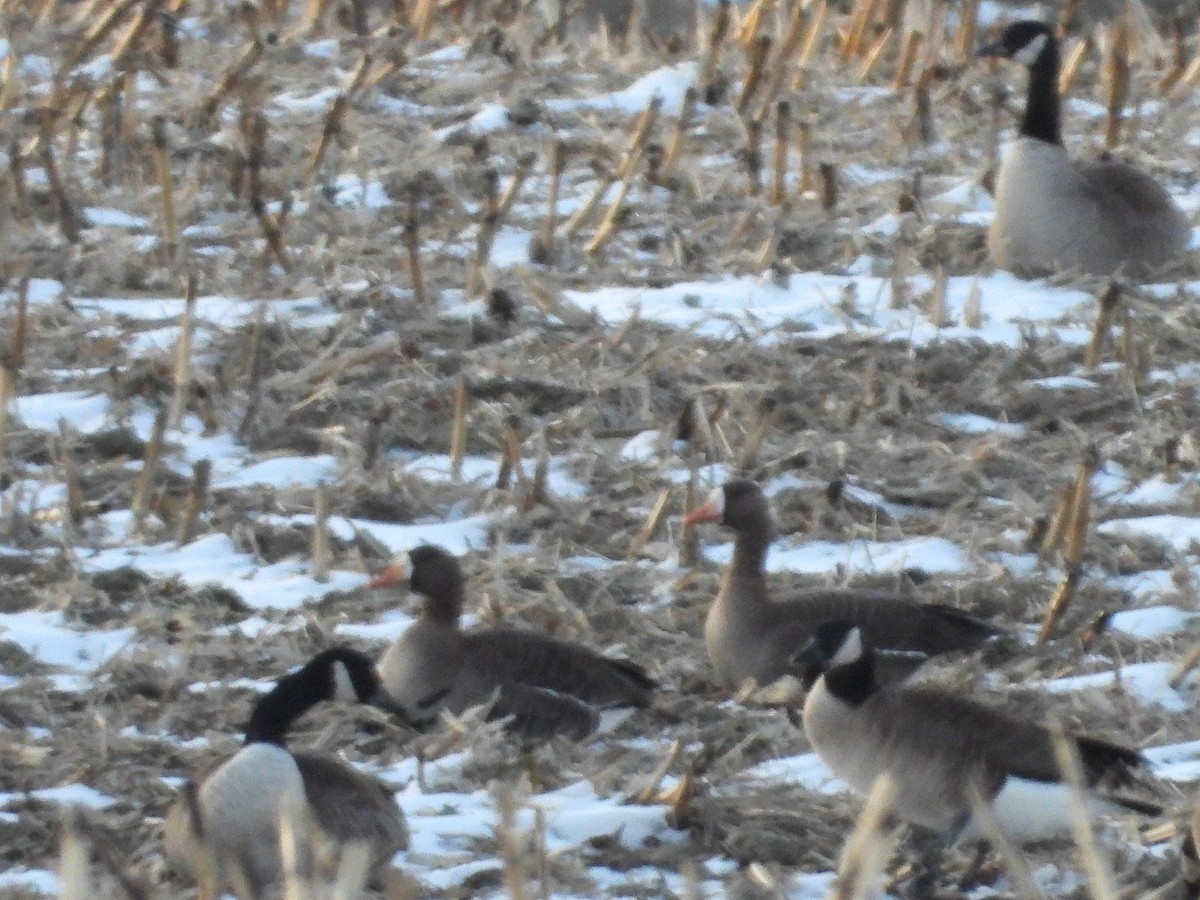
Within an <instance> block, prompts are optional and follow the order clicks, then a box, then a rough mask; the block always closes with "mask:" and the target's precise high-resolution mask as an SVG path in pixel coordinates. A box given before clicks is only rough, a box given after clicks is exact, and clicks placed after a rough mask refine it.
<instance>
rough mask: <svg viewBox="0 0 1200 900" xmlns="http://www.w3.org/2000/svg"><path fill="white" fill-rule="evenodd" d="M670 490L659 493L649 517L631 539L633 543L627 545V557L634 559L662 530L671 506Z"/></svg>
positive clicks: (664, 489) (665, 489)
mask: <svg viewBox="0 0 1200 900" xmlns="http://www.w3.org/2000/svg"><path fill="white" fill-rule="evenodd" d="M671 493H672V491H671V489H670V488H663V489H662V491H660V492H659V495H658V500H656V501H655V503H654V508H653V509H651V510H650V515H649V516H648V517H647V518H646V524H644V525H643V526H642V527H641V529H640V530H639V531H638V533H637V535H636V536H635V537H634V539H633V543H632V544H630V545H629V557H630V558H633V557H636V556H637V555H638V554H639V553H641V552H642V550H643V549H645V547H646V545H647V544H648V543H650V541H651V540H652V539H653V538H654V535H656V534H658V530H659V529H660V528H662V523H663V520H664V519H665V518H666V517H667V510H668V509H670V505H671Z"/></svg>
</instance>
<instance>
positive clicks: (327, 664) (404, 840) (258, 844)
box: [163, 649, 408, 900]
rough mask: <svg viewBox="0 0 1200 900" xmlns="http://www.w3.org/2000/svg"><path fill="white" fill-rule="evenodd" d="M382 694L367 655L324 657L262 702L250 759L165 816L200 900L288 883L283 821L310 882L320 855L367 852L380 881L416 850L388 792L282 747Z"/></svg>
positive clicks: (175, 851) (197, 785)
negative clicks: (312, 721)
mask: <svg viewBox="0 0 1200 900" xmlns="http://www.w3.org/2000/svg"><path fill="white" fill-rule="evenodd" d="M378 684H379V683H378V676H376V675H375V672H374V668H373V667H372V666H371V663H370V661H369V660H367V659H366V658H365V657H363V656H361V654H356V653H353V651H347V650H344V649H338V650H333V651H326V653H323V654H319V655H318V656H317V657H314V659H313V660H312V661H310V662H309V663H308V664H307V665H306V666H305V667H303V668H302V669H300V670H299V671H298V672H295V673H293V674H291V675H288V676H285V677H284V678H281V679H280V681H279V683H278V684H277V685H276V687H275V689H274V690H272V691H271V692H270V693H268V694H267V695H265V696H264V697H263V698H262V699H261V700H260V701H259V703H258V705H257V706H256V707H255V711H254V715H252V716H251V719H250V723H249V724H248V725H247V729H246V737H247V743H246V746H245V747H243V748H242V750H240V751H239V752H238V753H236V754H234V755H233V756H232V757H229V758H228V759H225V760H222V761H220V762H219V763H217V764H215V765H213V766H210V767H209V768H208V769H206V770H205V771H203V772H201V773H199V774H198V775H197V776H195V777H194V778H193V779H191V780H190V781H189V782H188V783H187V784H186V785H185V786H184V788H183V789H182V790H181V791H180V793H179V796H178V797H177V798H176V799H175V800H174V802H172V804H171V806H170V808H169V809H168V811H167V816H166V822H165V824H164V828H163V845H164V851H165V853H166V855H167V857H168V858H169V859H171V860H172V861H173V862H175V863H176V864H178V865H180V866H181V867H182V868H183V869H185V870H187V871H188V872H190V873H191V874H192V876H193V877H195V878H196V879H197V881H199V882H200V884H201V889H202V895H203V894H204V892H217V891H219V890H220V889H221V888H227V889H229V890H231V891H233V892H234V893H235V894H236V895H237V896H238V897H240V898H243V900H247V898H252V900H256V898H259V897H263V896H267V895H269V894H270V893H271V892H272V891H273V890H275V889H276V888H277V887H278V886H279V883H280V881H281V879H282V877H283V876H282V865H283V863H282V860H281V857H280V850H279V847H280V821H281V819H286V820H287V821H288V822H290V823H291V826H292V827H293V828H294V829H295V833H296V836H297V838H298V840H297V843H296V847H297V851H298V852H297V858H296V869H297V874H298V875H301V876H307V875H310V874H312V871H313V868H314V865H315V860H316V853H315V851H316V849H317V848H318V847H332V849H334V850H335V851H336V850H339V849H340V848H342V847H344V846H345V845H348V844H351V843H365V844H366V845H367V848H368V853H369V862H370V866H371V869H372V871H377V870H379V869H381V868H383V867H384V866H385V865H386V864H387V862H388V861H389V860H390V859H391V857H392V856H393V855H394V854H395V853H396V852H397V851H399V850H403V849H405V848H406V847H407V846H408V829H407V826H406V824H405V821H404V817H403V815H402V814H401V812H400V810H399V808H398V807H397V806H396V803H395V800H394V799H393V797H392V794H391V792H390V791H389V790H388V788H387V787H386V786H385V785H384V784H383V783H382V782H380V781H378V780H377V779H375V778H372V777H370V776H368V775H365V774H363V773H361V772H359V771H357V770H356V769H354V768H352V767H350V766H349V765H348V764H347V763H345V762H343V761H342V760H340V759H338V758H337V757H334V756H330V755H328V754H324V753H317V752H313V751H297V752H295V753H292V752H289V751H288V750H287V748H286V747H285V746H284V738H285V736H286V732H287V730H288V728H289V727H290V724H291V722H292V721H293V720H294V719H295V718H297V717H298V716H300V715H302V714H303V713H304V712H305V711H307V710H308V709H309V708H311V707H312V706H314V705H315V704H316V703H318V702H320V701H321V700H333V699H340V700H354V701H359V702H373V701H374V699H375V695H376V693H377V691H378ZM211 895H212V896H216V894H215V893H212V894H211Z"/></svg>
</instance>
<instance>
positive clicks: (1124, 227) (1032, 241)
mask: <svg viewBox="0 0 1200 900" xmlns="http://www.w3.org/2000/svg"><path fill="white" fill-rule="evenodd" d="M979 55H980V56H999V57H1005V58H1007V59H1011V60H1014V61H1016V62H1018V63H1021V64H1022V65H1024V66H1026V67H1027V68H1028V69H1029V93H1028V96H1027V98H1026V104H1025V115H1024V118H1023V119H1022V121H1021V130H1020V134H1019V135H1018V137H1017V139H1016V140H1015V141H1013V142H1012V143H1011V144H1009V145H1008V147H1007V148H1006V152H1005V155H1004V159H1003V160H1002V162H1001V164H1000V171H999V174H998V176H997V178H996V216H995V219H993V221H992V226H991V229H990V231H989V232H988V249H989V251H990V252H991V255H992V259H993V260H994V261H995V262H996V264H997V265H998V266H1001V267H1002V268H1005V269H1008V270H1010V271H1013V272H1016V273H1018V274H1022V275H1043V274H1048V273H1052V272H1057V271H1064V270H1075V271H1078V272H1083V273H1086V274H1091V275H1111V274H1113V273H1117V272H1123V273H1125V274H1133V275H1138V274H1145V273H1146V272H1147V271H1148V270H1152V269H1153V268H1155V267H1157V266H1161V265H1162V264H1163V263H1165V262H1167V261H1169V260H1170V259H1172V258H1173V257H1175V256H1177V255H1178V254H1179V253H1181V252H1182V251H1183V250H1184V248H1185V247H1187V244H1188V240H1189V239H1190V237H1191V226H1190V224H1189V222H1188V219H1187V217H1186V216H1185V215H1184V214H1183V211H1182V210H1180V209H1179V207H1178V206H1177V205H1176V204H1175V202H1174V201H1173V200H1172V199H1171V197H1170V195H1169V194H1168V193H1167V192H1166V191H1165V190H1164V189H1163V188H1162V186H1161V185H1160V184H1159V183H1158V182H1156V181H1155V180H1154V179H1153V178H1151V177H1150V176H1149V175H1147V174H1146V173H1145V172H1143V171H1141V170H1140V169H1136V168H1134V167H1133V166H1131V165H1128V164H1127V163H1123V162H1119V161H1116V160H1096V161H1086V160H1073V159H1071V158H1070V157H1069V156H1068V155H1067V151H1066V148H1065V147H1063V141H1062V130H1061V125H1060V113H1059V95H1058V77H1059V52H1058V39H1057V38H1056V37H1055V36H1054V32H1053V31H1052V30H1051V29H1050V28H1049V27H1048V26H1047V25H1045V24H1044V23H1042V22H1036V21H1024V22H1016V23H1014V24H1012V25H1009V26H1008V27H1007V28H1006V29H1005V30H1004V33H1003V34H1002V35H1001V37H1000V40H999V41H997V42H996V43H995V44H991V45H989V46H987V47H984V48H983V49H981V50H980V51H979Z"/></svg>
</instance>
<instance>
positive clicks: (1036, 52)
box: [1012, 34, 1050, 66]
mask: <svg viewBox="0 0 1200 900" xmlns="http://www.w3.org/2000/svg"><path fill="white" fill-rule="evenodd" d="M1049 39H1050V37H1049V35H1045V34H1038V35H1034V37H1033V40H1031V41H1030V42H1029V43H1028V44H1026V45H1025V46H1024V47H1022V48H1021V49H1020V50H1018V51H1017V52H1016V53H1014V54H1013V55H1012V58H1013V59H1014V60H1015V61H1016V62H1019V63H1020V64H1021V65H1023V66H1032V65H1033V64H1034V63H1035V62H1037V58H1038V57H1039V56H1041V55H1042V50H1043V49H1045V47H1046V41H1048V40H1049Z"/></svg>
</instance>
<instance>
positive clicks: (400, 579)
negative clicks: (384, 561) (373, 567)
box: [367, 562, 408, 588]
mask: <svg viewBox="0 0 1200 900" xmlns="http://www.w3.org/2000/svg"><path fill="white" fill-rule="evenodd" d="M406 581H408V570H407V569H406V568H405V567H404V563H400V562H396V563H392V564H391V565H390V566H388V567H387V568H386V569H384V570H383V571H382V572H380V573H379V574H378V575H376V576H375V577H374V578H372V579H371V580H370V581H368V582H367V587H369V588H381V587H395V586H396V585H398V584H404V582H406Z"/></svg>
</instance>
